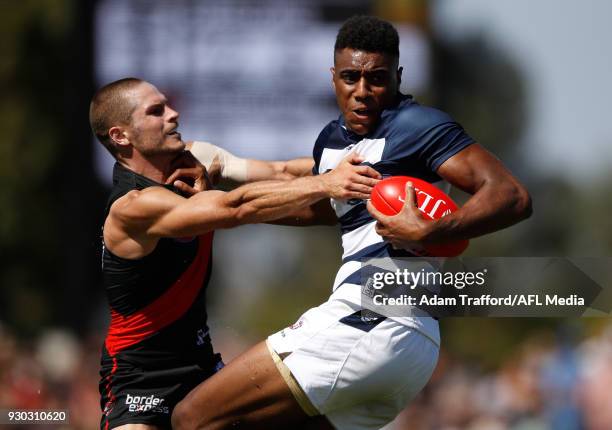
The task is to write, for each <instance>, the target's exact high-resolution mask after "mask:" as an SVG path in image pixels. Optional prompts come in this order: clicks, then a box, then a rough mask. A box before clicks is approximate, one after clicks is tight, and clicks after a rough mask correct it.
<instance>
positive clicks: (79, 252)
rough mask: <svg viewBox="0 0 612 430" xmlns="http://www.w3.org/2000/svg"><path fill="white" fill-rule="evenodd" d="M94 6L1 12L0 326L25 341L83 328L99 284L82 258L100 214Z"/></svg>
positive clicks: (62, 4) (37, 4) (12, 6)
mask: <svg viewBox="0 0 612 430" xmlns="http://www.w3.org/2000/svg"><path fill="white" fill-rule="evenodd" d="M92 6H93V2H91V1H84V2H81V1H70V0H61V1H53V0H47V1H39V0H29V1H22V2H3V5H2V8H3V10H2V13H0V20H1V21H0V29H1V30H0V31H1V35H0V40H2V43H1V44H0V58H2V61H1V62H0V76H1V78H2V79H1V82H2V93H3V97H2V99H1V101H0V112H1V114H0V129H1V130H2V135H3V138H4V142H3V144H2V145H1V148H2V149H1V150H0V151H1V154H0V178H1V181H0V204H1V205H2V208H3V210H2V212H0V254H1V255H2V260H1V262H0V267H1V270H0V284H1V285H2V289H1V290H0V298H1V299H0V315H1V316H0V318H1V319H3V320H7V321H8V322H9V323H11V324H13V325H14V326H15V327H16V328H17V329H18V330H19V331H20V332H21V333H33V332H36V331H37V330H39V329H40V328H41V326H42V325H43V324H48V323H51V322H53V323H60V324H71V325H73V326H77V325H79V324H80V323H81V322H82V320H83V315H84V314H85V313H86V312H87V310H88V307H87V306H86V304H87V296H88V294H89V293H90V291H91V290H90V289H91V288H92V287H94V286H95V284H96V282H95V274H94V271H92V270H91V268H92V267H94V266H93V265H92V264H91V263H89V262H88V260H91V253H90V252H89V250H87V252H86V253H85V252H84V250H85V248H91V246H89V243H90V242H92V240H91V239H92V237H95V236H92V233H93V232H94V230H93V227H92V221H93V218H94V217H93V216H92V212H93V211H95V210H96V206H98V207H99V203H97V200H98V199H99V197H98V195H97V191H98V190H99V187H98V186H97V185H96V184H95V182H94V181H93V175H92V174H91V171H92V167H91V149H90V146H91V145H90V141H91V137H90V133H89V130H88V121H87V111H88V98H89V95H90V94H91V93H92V73H91V46H92V44H91V22H92V21H91V16H92V14H91V11H92ZM94 234H95V233H94ZM92 245H93V243H92ZM96 247H97V244H96ZM84 305H85V306H84Z"/></svg>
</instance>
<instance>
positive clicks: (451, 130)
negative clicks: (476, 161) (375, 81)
mask: <svg viewBox="0 0 612 430" xmlns="http://www.w3.org/2000/svg"><path fill="white" fill-rule="evenodd" d="M399 97H400V100H399V103H398V104H397V105H396V106H395V107H393V108H390V109H387V110H385V111H383V113H382V115H381V119H380V122H379V124H378V126H377V127H376V128H375V129H374V130H373V131H372V132H370V133H369V134H367V135H365V136H359V135H357V134H355V133H352V132H351V131H350V130H348V129H347V128H346V126H345V124H344V118H343V117H342V116H340V117H339V118H338V119H337V120H335V121H332V122H330V123H329V124H328V125H327V126H326V127H325V128H324V129H323V131H321V133H320V135H319V137H318V139H317V141H316V143H315V146H314V149H313V158H314V161H315V165H314V168H313V173H314V174H315V175H316V174H322V173H325V172H327V171H328V170H330V169H333V168H335V167H336V166H337V165H338V164H339V163H340V162H341V161H342V159H343V158H345V157H346V156H347V155H348V154H349V153H352V152H357V153H358V154H360V155H362V156H363V157H364V158H365V161H364V164H368V165H370V166H372V167H373V168H374V169H376V170H377V171H378V172H379V173H380V174H381V175H382V176H383V177H390V176H397V175H405V176H413V177H417V178H420V179H423V180H425V181H427V182H430V183H433V184H434V185H436V186H437V187H438V188H440V189H442V190H443V191H445V192H448V191H449V188H450V185H449V184H448V183H446V182H445V181H443V180H442V179H441V178H440V176H438V175H437V173H436V171H437V169H438V168H439V167H440V166H441V165H442V164H443V163H444V162H445V161H446V160H448V159H449V158H450V157H452V156H453V155H455V154H457V153H458V152H459V151H461V150H462V149H464V148H466V147H467V146H469V145H471V144H472V143H474V140H473V139H472V138H471V137H470V136H468V135H467V133H466V132H465V131H464V130H463V128H462V127H461V126H460V125H459V124H458V123H457V122H455V121H454V120H453V119H452V118H451V117H450V116H449V115H448V114H446V113H444V112H442V111H439V110H437V109H433V108H430V107H426V106H422V105H420V104H418V103H417V102H416V101H415V100H414V99H413V98H412V97H411V96H406V95H399ZM331 204H332V207H333V208H334V210H335V212H336V215H337V217H338V220H339V222H340V227H341V231H342V246H343V255H342V266H341V267H340V269H339V270H338V273H337V275H336V279H335V282H334V286H333V290H334V294H333V296H332V298H334V297H337V298H344V299H349V300H351V301H352V302H355V301H356V300H357V302H358V300H359V298H360V294H361V292H360V289H359V288H355V286H359V284H360V278H361V274H360V268H361V262H362V261H363V260H364V259H367V258H384V257H400V256H413V254H412V253H410V252H409V251H405V250H399V251H398V250H394V249H393V248H392V247H391V245H389V244H387V243H385V242H384V241H383V239H382V238H381V237H380V236H379V235H378V234H377V233H376V231H375V224H376V221H375V220H374V219H373V218H372V217H371V216H370V214H369V212H368V211H367V209H366V202H365V201H362V200H350V201H339V200H334V199H332V200H331ZM343 285H347V286H348V285H352V286H353V287H351V288H340V286H343ZM394 319H396V320H398V321H399V322H402V323H404V324H406V325H409V326H412V327H415V328H419V329H420V330H422V331H425V332H429V331H430V330H428V329H427V327H423V326H422V325H423V324H426V325H430V323H428V322H427V321H423V320H428V319H429V318H417V319H415V318H408V317H402V318H394ZM416 320H419V321H416ZM432 320H433V319H432ZM435 325H436V326H437V322H435ZM435 332H437V329H436V330H435ZM425 334H428V335H429V334H430V333H425ZM434 340H435V339H434ZM438 342H439V340H438Z"/></svg>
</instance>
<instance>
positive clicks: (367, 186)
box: [321, 153, 382, 200]
mask: <svg viewBox="0 0 612 430" xmlns="http://www.w3.org/2000/svg"><path fill="white" fill-rule="evenodd" d="M364 160H365V158H363V157H362V156H361V155H359V154H356V153H352V154H349V155H347V156H346V157H345V158H344V160H342V162H341V163H340V164H338V166H337V167H336V168H335V169H333V170H331V171H330V172H327V173H325V174H324V175H322V177H321V179H322V180H323V181H324V182H325V185H326V187H327V189H328V191H329V196H330V197H331V198H334V199H338V200H350V199H362V200H365V199H368V198H370V193H371V192H372V188H373V187H374V185H376V184H377V183H378V182H380V180H381V179H382V176H381V175H380V173H378V172H377V171H376V170H374V169H373V168H371V167H370V166H360V165H359V163H362V162H363V161H364Z"/></svg>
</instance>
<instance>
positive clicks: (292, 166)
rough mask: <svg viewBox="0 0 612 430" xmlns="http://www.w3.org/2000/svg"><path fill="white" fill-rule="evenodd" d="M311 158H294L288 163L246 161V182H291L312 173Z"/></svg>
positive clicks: (312, 163)
mask: <svg viewBox="0 0 612 430" xmlns="http://www.w3.org/2000/svg"><path fill="white" fill-rule="evenodd" d="M313 165H314V160H313V159H312V158H309V157H308V158H296V159H293V160H289V161H262V160H247V181H248V182H253V181H263V180H285V181H286V180H291V179H295V178H300V177H302V176H308V175H310V174H311V173H312V166H313Z"/></svg>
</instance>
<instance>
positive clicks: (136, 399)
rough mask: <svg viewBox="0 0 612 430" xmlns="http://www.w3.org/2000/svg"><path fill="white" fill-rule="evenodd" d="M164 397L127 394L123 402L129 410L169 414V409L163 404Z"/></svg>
mask: <svg viewBox="0 0 612 430" xmlns="http://www.w3.org/2000/svg"><path fill="white" fill-rule="evenodd" d="M165 400H166V399H164V398H162V397H155V395H154V394H151V395H150V396H133V395H131V394H128V395H127V397H126V398H125V404H126V406H127V407H128V411H130V412H153V413H156V414H169V413H170V409H168V406H165V405H164V402H165Z"/></svg>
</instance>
